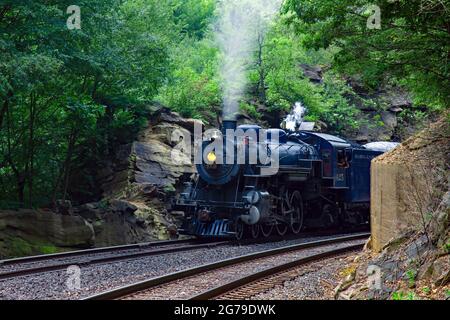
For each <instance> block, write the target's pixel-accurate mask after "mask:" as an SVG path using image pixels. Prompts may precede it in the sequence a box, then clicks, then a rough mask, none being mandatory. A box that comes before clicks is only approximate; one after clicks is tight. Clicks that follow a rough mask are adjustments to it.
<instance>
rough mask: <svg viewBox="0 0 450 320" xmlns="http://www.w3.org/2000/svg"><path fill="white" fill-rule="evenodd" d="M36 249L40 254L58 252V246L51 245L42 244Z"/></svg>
mask: <svg viewBox="0 0 450 320" xmlns="http://www.w3.org/2000/svg"><path fill="white" fill-rule="evenodd" d="M38 250H39V252H40V253H42V254H54V253H58V252H59V250H58V248H57V247H55V246H53V245H42V246H39V248H38Z"/></svg>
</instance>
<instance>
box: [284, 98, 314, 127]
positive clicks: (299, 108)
mask: <svg viewBox="0 0 450 320" xmlns="http://www.w3.org/2000/svg"><path fill="white" fill-rule="evenodd" d="M307 111H308V110H307V109H306V108H305V107H304V106H303V104H302V103H301V102H296V103H295V105H294V109H293V110H292V112H291V113H290V114H289V115H288V116H287V117H286V119H285V120H284V124H283V125H282V127H285V129H286V130H289V131H297V130H298V129H299V128H300V127H301V125H302V123H303V118H304V116H305V115H306V112H307Z"/></svg>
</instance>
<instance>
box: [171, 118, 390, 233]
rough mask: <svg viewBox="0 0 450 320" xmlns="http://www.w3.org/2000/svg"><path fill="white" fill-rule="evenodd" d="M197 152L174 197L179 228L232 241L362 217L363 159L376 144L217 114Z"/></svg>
mask: <svg viewBox="0 0 450 320" xmlns="http://www.w3.org/2000/svg"><path fill="white" fill-rule="evenodd" d="M263 131H264V134H261V133H262V132H263ZM229 132H232V133H233V132H235V134H234V135H229V134H227V133H229ZM237 132H239V133H240V134H237ZM214 146H215V147H216V148H214ZM217 146H223V148H222V149H221V148H217ZM217 149H221V150H217ZM200 152H201V153H202V155H204V157H202V161H201V163H198V164H197V171H198V175H196V178H195V179H193V181H191V182H189V183H187V184H186V188H185V190H184V192H183V193H181V194H180V195H179V197H178V198H177V199H176V202H175V209H176V210H179V211H183V212H184V214H185V216H184V224H183V227H182V229H181V230H180V233H181V234H186V235H193V236H196V237H199V238H236V239H238V240H239V239H242V238H243V237H245V236H246V235H247V236H250V237H252V238H259V237H269V236H270V235H271V234H272V233H273V232H276V233H277V234H278V235H280V236H284V235H285V234H287V233H288V232H291V233H293V234H299V233H301V232H302V230H304V229H306V228H328V227H339V226H346V225H361V224H368V223H369V207H370V164H371V160H372V159H373V158H375V157H377V156H379V155H380V154H382V153H383V152H382V151H376V150H370V149H367V148H365V147H363V146H360V145H356V144H353V143H351V142H348V141H346V140H343V139H341V138H339V137H335V136H332V135H328V134H322V133H315V132H309V131H299V132H286V131H284V130H282V129H268V130H264V129H262V128H261V127H259V126H256V125H244V126H239V127H237V125H236V122H235V121H224V123H223V128H222V135H219V136H216V137H210V138H208V139H206V140H205V141H203V143H202V145H201V148H200ZM255 154H256V155H257V156H256V161H255V156H254V155H255ZM225 160H228V161H225Z"/></svg>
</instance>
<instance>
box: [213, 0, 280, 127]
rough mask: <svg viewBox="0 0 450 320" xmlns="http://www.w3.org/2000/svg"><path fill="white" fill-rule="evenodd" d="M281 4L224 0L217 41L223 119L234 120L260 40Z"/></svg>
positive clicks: (273, 0) (277, 1) (266, 0)
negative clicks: (220, 53) (220, 56)
mask: <svg viewBox="0 0 450 320" xmlns="http://www.w3.org/2000/svg"><path fill="white" fill-rule="evenodd" d="M281 2H282V0H221V1H220V2H219V6H218V10H219V21H218V25H217V32H216V39H217V41H218V43H219V46H220V48H221V51H222V61H221V67H220V73H221V78H222V86H223V87H222V90H223V101H224V110H223V116H224V119H230V120H232V119H234V118H235V116H236V114H237V112H238V110H239V101H240V100H241V99H242V97H243V95H244V93H245V88H246V85H247V73H246V69H247V67H248V65H249V64H250V63H251V58H252V57H253V54H254V52H255V48H256V45H257V40H258V37H260V36H262V35H264V33H265V32H266V31H267V28H268V27H269V25H270V23H271V22H272V20H273V19H274V18H275V16H276V15H277V13H278V12H279V10H280V6H281Z"/></svg>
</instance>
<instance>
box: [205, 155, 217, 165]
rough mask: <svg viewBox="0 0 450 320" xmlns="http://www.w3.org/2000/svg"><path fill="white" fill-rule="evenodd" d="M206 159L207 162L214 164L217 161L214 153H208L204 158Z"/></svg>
mask: <svg viewBox="0 0 450 320" xmlns="http://www.w3.org/2000/svg"><path fill="white" fill-rule="evenodd" d="M206 159H208V161H209V162H210V163H214V162H216V160H217V156H216V154H215V153H214V152H210V153H208V155H207V156H206Z"/></svg>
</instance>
